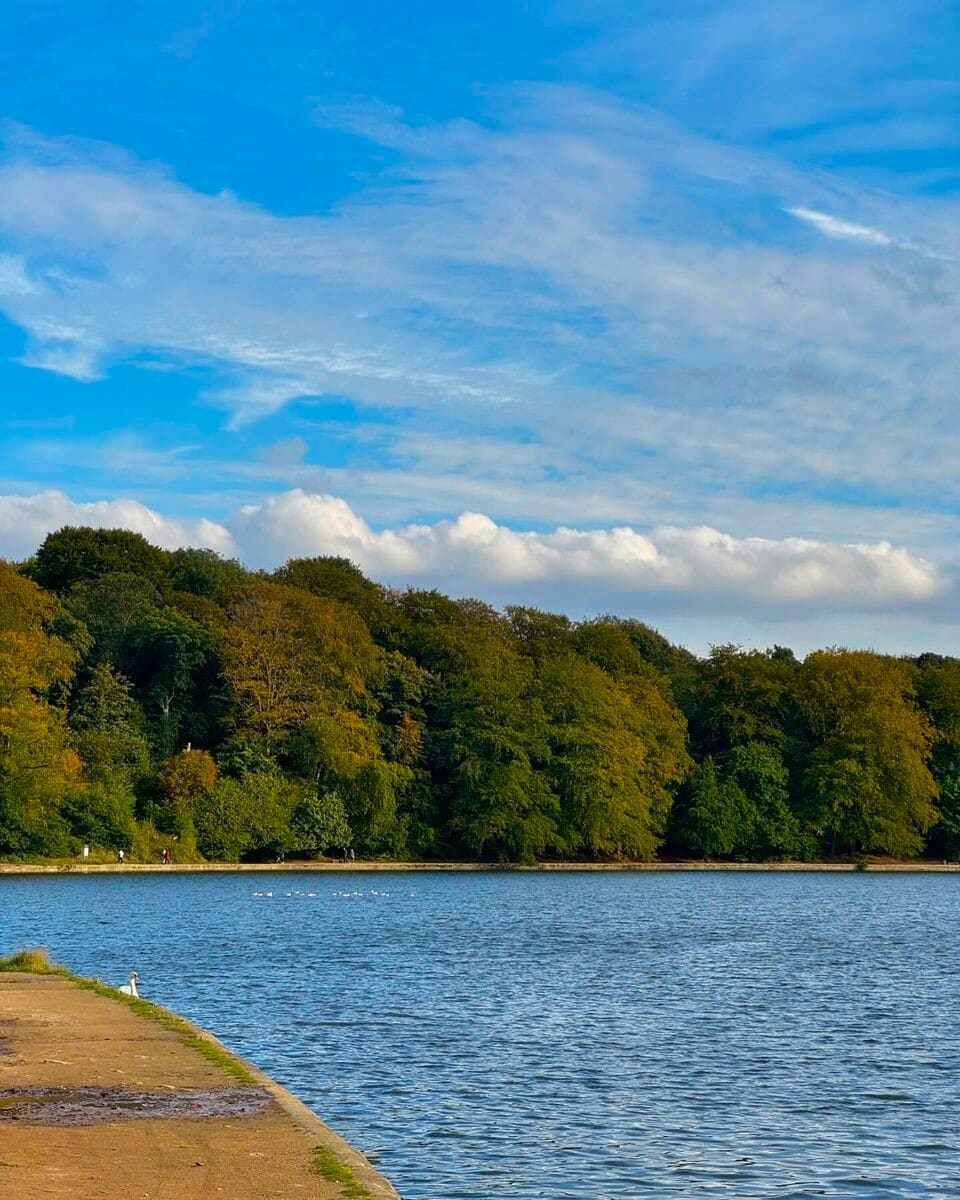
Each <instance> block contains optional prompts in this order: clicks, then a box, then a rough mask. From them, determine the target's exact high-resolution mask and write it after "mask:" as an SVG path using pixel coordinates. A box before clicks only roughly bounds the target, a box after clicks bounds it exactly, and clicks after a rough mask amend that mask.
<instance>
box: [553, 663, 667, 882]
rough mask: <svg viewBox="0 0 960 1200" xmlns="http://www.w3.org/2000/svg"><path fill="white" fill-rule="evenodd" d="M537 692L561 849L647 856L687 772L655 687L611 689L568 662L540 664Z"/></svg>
mask: <svg viewBox="0 0 960 1200" xmlns="http://www.w3.org/2000/svg"><path fill="white" fill-rule="evenodd" d="M537 694H538V697H539V699H540V702H541V703H542V705H543V709H544V712H545V714H546V718H547V730H546V736H547V741H548V744H549V754H548V756H547V759H546V773H547V776H548V778H549V780H550V783H551V789H552V791H553V793H554V794H555V795H556V796H557V798H558V800H559V804H560V814H561V815H560V823H561V840H562V844H563V846H564V848H565V849H566V850H567V852H569V853H573V854H577V853H585V854H588V855H591V856H601V857H606V856H611V857H616V858H638V859H648V858H652V857H653V856H654V854H655V853H656V850H657V848H658V847H659V845H660V843H661V842H662V840H663V836H664V833H665V831H666V823H667V817H668V814H669V812H670V808H671V805H672V803H673V796H674V792H675V789H676V787H677V786H678V785H679V784H680V783H681V782H682V781H683V779H684V778H685V777H686V775H687V772H688V771H689V769H690V759H689V757H688V755H687V750H686V725H685V722H684V720H683V716H682V714H681V713H680V712H679V711H678V710H677V708H676V707H675V706H674V705H673V704H672V703H671V702H670V701H669V700H668V699H667V698H666V697H665V696H664V695H663V693H662V692H661V691H660V689H659V687H658V686H657V685H656V683H655V682H654V681H652V680H649V679H646V680H644V679H643V678H642V677H639V678H630V679H626V680H624V681H618V680H615V679H613V678H611V676H610V675H608V674H607V673H606V672H605V671H604V670H603V669H602V668H601V667H599V666H597V665H596V663H592V662H589V661H588V660H587V659H585V658H582V657H581V656H579V655H572V654H571V655H568V656H565V657H561V658H550V659H546V660H545V661H544V662H543V663H541V664H540V666H539V668H538V691H537Z"/></svg>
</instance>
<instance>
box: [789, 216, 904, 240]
mask: <svg viewBox="0 0 960 1200" xmlns="http://www.w3.org/2000/svg"><path fill="white" fill-rule="evenodd" d="M787 212H789V213H790V214H791V215H792V216H794V217H796V218H797V219H798V220H800V221H807V222H808V223H809V224H811V225H814V226H816V228H817V229H819V230H820V232H821V233H825V234H826V235H827V237H833V238H844V239H848V240H850V241H854V242H866V243H867V244H868V245H870V246H895V245H897V241H896V239H895V238H892V237H890V235H889V234H886V233H884V232H883V231H882V230H880V229H871V228H870V227H869V225H857V224H855V223H854V222H853V221H841V220H840V219H839V218H838V217H831V216H829V215H828V214H827V213H821V212H814V210H813V209H810V208H788V209H787Z"/></svg>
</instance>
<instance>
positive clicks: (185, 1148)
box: [0, 973, 399, 1200]
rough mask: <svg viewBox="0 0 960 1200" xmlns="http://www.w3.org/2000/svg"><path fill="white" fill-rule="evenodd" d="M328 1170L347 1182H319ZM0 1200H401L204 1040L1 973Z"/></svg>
mask: <svg viewBox="0 0 960 1200" xmlns="http://www.w3.org/2000/svg"><path fill="white" fill-rule="evenodd" d="M198 1041H202V1042H205V1043H206V1046H207V1049H208V1050H210V1048H211V1047H213V1048H214V1049H213V1050H212V1051H211V1053H210V1054H208V1055H205V1054H204V1053H202V1052H201V1051H200V1050H198V1049H197V1042H198ZM211 1056H212V1058H213V1061H211ZM218 1056H219V1057H218ZM238 1075H239V1077H237V1076H238ZM318 1150H319V1152H320V1157H318ZM324 1156H325V1157H324ZM331 1163H332V1164H333V1168H332V1173H333V1174H336V1172H337V1171H338V1170H339V1171H340V1172H341V1174H342V1175H344V1176H345V1178H346V1180H347V1181H348V1182H347V1183H343V1182H335V1181H333V1180H331V1178H329V1176H330V1174H331V1168H330V1164H331ZM324 1164H326V1165H327V1168H328V1170H327V1177H324V1175H323V1173H321V1172H318V1169H317V1168H318V1166H322V1165H324ZM0 1196H2V1197H3V1198H4V1200H107V1198H108V1197H109V1198H110V1200H117V1198H124V1200H128V1198H129V1200H141V1198H146V1200H214V1198H216V1197H222V1200H299V1198H302V1200H341V1198H343V1197H360V1196H362V1197H369V1198H370V1200H399V1198H398V1197H397V1193H396V1192H395V1191H394V1189H393V1188H392V1187H391V1186H390V1185H389V1184H388V1183H387V1182H386V1181H385V1180H383V1179H382V1178H381V1177H380V1176H379V1175H377V1174H376V1172H375V1171H374V1170H373V1168H372V1167H371V1166H370V1164H369V1163H368V1162H367V1160H366V1159H365V1158H364V1157H363V1156H362V1155H361V1154H360V1153H359V1152H357V1151H356V1150H353V1149H352V1148H351V1147H350V1146H348V1145H347V1143H346V1142H344V1141H343V1140H342V1139H341V1138H339V1137H338V1136H337V1135H336V1134H334V1133H333V1132H332V1131H331V1130H329V1129H328V1128H327V1127H326V1126H325V1125H324V1124H323V1122H322V1121H320V1119H319V1118H318V1117H316V1116H314V1114H312V1113H311V1112H310V1111H309V1110H308V1109H307V1108H306V1107H305V1106H304V1105H302V1104H301V1103H300V1102H299V1101H298V1100H297V1099H296V1098H295V1097H294V1096H292V1095H291V1094H290V1093H289V1092H287V1091H285V1089H283V1088H281V1087H279V1086H278V1085H277V1084H275V1083H274V1082H273V1081H272V1080H271V1079H270V1078H269V1077H268V1076H266V1075H264V1074H263V1073H262V1072H260V1071H258V1070H257V1069H256V1068H254V1067H251V1066H249V1064H245V1063H243V1062H242V1060H239V1059H235V1058H233V1057H232V1056H230V1055H228V1053H227V1052H226V1051H224V1050H223V1049H222V1047H220V1045H219V1043H217V1042H216V1041H215V1040H214V1039H212V1038H210V1036H209V1035H206V1034H204V1033H203V1031H200V1030H197V1029H196V1027H193V1026H191V1027H189V1029H188V1030H187V1036H186V1037H185V1036H184V1032H183V1030H182V1028H181V1029H180V1031H179V1032H178V1031H177V1030H176V1029H171V1028H168V1027H167V1026H165V1025H164V1023H163V1021H162V1020H155V1019H151V1018H150V1017H148V1016H145V1015H142V1013H141V1012H140V1011H135V1009H134V1007H133V1006H131V1005H129V1004H127V1003H124V1002H123V1001H122V1000H120V999H113V998H112V997H111V996H105V995H100V994H97V993H96V992H93V991H88V990H84V989H83V988H81V987H80V986H78V984H77V983H76V982H74V981H73V980H71V979H69V978H65V977H63V976H58V975H31V974H20V973H9V974H4V973H0Z"/></svg>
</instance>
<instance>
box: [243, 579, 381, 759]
mask: <svg viewBox="0 0 960 1200" xmlns="http://www.w3.org/2000/svg"><path fill="white" fill-rule="evenodd" d="M228 615H229V623H228V624H227V626H226V628H225V629H224V631H223V643H222V645H223V650H222V653H223V672H224V676H225V677H226V681H227V684H228V686H229V688H230V692H231V694H232V699H233V704H234V713H235V715H234V722H235V723H236V724H237V725H238V726H240V727H242V728H245V729H248V730H250V731H251V732H253V733H256V734H260V735H262V736H263V737H265V738H267V739H273V738H276V737H278V736H279V735H281V734H283V733H284V732H286V731H288V730H290V729H291V728H292V727H294V726H296V725H299V724H302V723H303V722H304V721H306V720H307V719H308V718H309V717H310V715H311V714H312V713H313V712H314V711H315V710H316V709H317V708H320V709H323V710H324V711H330V709H331V707H333V708H336V707H338V706H351V705H354V706H355V705H358V704H360V703H361V702H362V701H363V698H364V697H365V696H366V694H367V691H368V688H369V686H370V684H371V682H372V681H373V680H374V679H376V678H377V676H378V674H379V672H380V671H381V670H382V660H381V657H380V654H379V652H378V650H377V648H376V646H375V645H374V642H373V639H372V638H371V637H370V634H369V631H368V630H367V628H366V626H365V625H364V624H363V621H362V620H361V619H360V618H359V617H358V616H357V614H356V613H353V612H351V611H350V610H349V609H347V608H345V607H344V606H343V605H341V604H338V603H337V602H336V601H333V600H325V599H321V598H319V597H317V596H312V595H310V594H309V593H307V592H304V591H301V590H299V589H297V588H293V587H288V586H286V585H283V584H278V583H271V582H267V581H265V580H264V581H258V582H257V583H254V584H251V585H250V586H249V587H247V588H244V589H243V590H242V591H241V592H240V593H239V594H238V595H237V597H236V599H235V600H234V601H233V603H232V604H231V606H230V609H229V614H228Z"/></svg>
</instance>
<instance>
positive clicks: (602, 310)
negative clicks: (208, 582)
mask: <svg viewBox="0 0 960 1200" xmlns="http://www.w3.org/2000/svg"><path fill="white" fill-rule="evenodd" d="M456 7H457V6H453V5H448V4H443V5H441V4H411V5H406V6H394V5H386V4H383V3H378V4H374V3H359V4H358V3H352V4H350V5H343V6H341V5H337V4H324V3H311V4H307V3H289V2H285V0H271V2H269V3H267V2H265V0H264V2H260V0H246V2H243V0H235V2H229V0H223V2H222V3H208V4H199V3H167V4H165V5H129V4H123V5H121V4H112V3H105V2H103V0H100V2H98V3H96V4H93V3H86V2H84V0H71V2H70V3H58V2H52V0H51V2H43V0H37V2H35V3H33V4H30V5H21V6H15V5H12V4H7V5H5V6H2V7H0V56H2V59H3V61H2V69H0V118H2V121H3V125H2V130H0V132H2V145H0V397H2V400H0V553H4V554H7V555H9V556H11V557H14V558H16V557H20V556H23V555H25V554H27V553H28V552H29V550H30V549H31V548H32V546H33V545H34V544H35V543H36V542H37V541H38V540H39V539H40V538H42V537H43V535H44V533H45V532H46V531H47V530H48V529H50V528H56V527H57V526H58V525H60V524H63V523H65V522H73V523H79V522H87V523H95V524H124V525H127V526H129V527H131V528H137V529H140V530H142V531H143V532H145V533H147V534H148V536H151V537H153V538H154V539H155V540H158V541H161V542H162V543H163V544H167V545H175V544H180V543H192V544H206V545H212V546H215V547H217V548H218V549H221V550H223V551H224V552H227V553H231V554H237V555H239V556H240V557H242V558H244V559H245V560H246V561H248V562H250V563H252V564H254V565H266V566H271V565H274V564H275V563H276V562H278V561H280V560H282V559H283V558H284V557H286V556H288V555H291V554H299V553H343V554H347V555H349V556H350V557H352V558H354V559H355V560H357V561H358V562H360V563H361V565H363V566H364V567H365V568H366V569H367V570H368V571H369V572H370V573H371V574H372V575H373V576H374V577H376V578H381V579H384V580H388V581H390V582H394V583H413V584H418V585H433V584H437V585H439V586H442V587H444V588H446V589H448V590H450V591H453V592H457V593H469V594H479V595H482V596H485V597H487V598H489V599H491V600H493V601H495V602H498V603H503V602H530V603H538V604H542V605H549V606H551V607H562V608H565V609H567V610H568V611H571V612H573V613H587V612H593V611H602V610H605V609H614V610H616V611H619V612H623V613H630V614H633V615H638V616H642V617H646V618H647V619H650V620H651V621H653V622H654V623H656V624H658V625H659V626H660V627H661V628H663V629H664V630H665V631H666V632H668V633H670V634H671V635H673V636H675V637H677V638H680V639H682V640H684V641H687V642H688V643H690V644H692V645H694V646H696V647H697V648H703V647H705V646H706V645H707V644H708V643H710V642H711V641H722V640H727V639H728V638H732V639H738V640H742V641H744V642H746V643H751V644H753V643H757V644H766V643H768V642H771V641H774V640H777V641H790V642H792V643H793V644H795V645H798V646H799V647H800V648H806V647H808V646H811V645H815V644H818V643H837V642H844V643H849V644H856V645H874V646H878V647H881V648H884V649H892V650H904V651H912V650H917V649H920V648H931V649H939V650H944V651H954V652H958V651H960V630H958V627H957V625H956V618H955V615H954V614H955V611H956V605H955V603H954V598H955V595H956V584H955V574H956V565H955V559H956V554H955V551H954V545H955V543H956V534H957V525H958V522H957V504H958V486H960V485H958V482H957V479H956V470H955V464H956V462H957V461H958V449H960V447H958V445H957V441H958V437H957V433H956V420H955V415H954V414H955V411H956V407H957V406H956V390H957V379H958V378H960V370H958V368H960V333H958V323H957V308H958V301H960V269H958V262H960V224H958V216H960V199H958V189H960V150H958V149H957V147H958V146H960V138H958V129H957V125H958V116H960V103H958V100H960V95H958V92H960V82H958V80H957V77H956V58H957V52H958V50H960V29H958V13H960V10H958V9H957V8H956V6H954V5H951V4H945V3H933V2H924V0H917V2H915V3H913V4H910V5H904V4H903V3H889V2H886V0H879V2H876V0H875V2H873V3H870V4H865V3H864V4H861V3H843V2H841V3H833V4H827V3H820V2H818V0H808V2H806V3H793V2H789V3H787V2H783V0H771V2H770V3H767V4H765V5H763V6H760V11H756V12H755V11H750V10H749V9H748V8H747V7H746V6H744V5H739V4H726V3H707V2H704V3H689V4H682V3H669V4H667V3H648V4H643V3H637V2H634V3H629V4H628V3H616V2H612V0H611V2H609V3H607V2H603V0H601V2H599V3H597V2H594V3H591V4H589V5H586V4H573V3H552V4H548V3H535V2H529V3H522V2H517V3H491V4H487V5H485V6H483V8H482V10H481V8H480V6H474V7H475V8H476V9H477V13H476V15H470V14H467V15H464V14H462V13H459V12H456V11H455V9H456Z"/></svg>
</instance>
